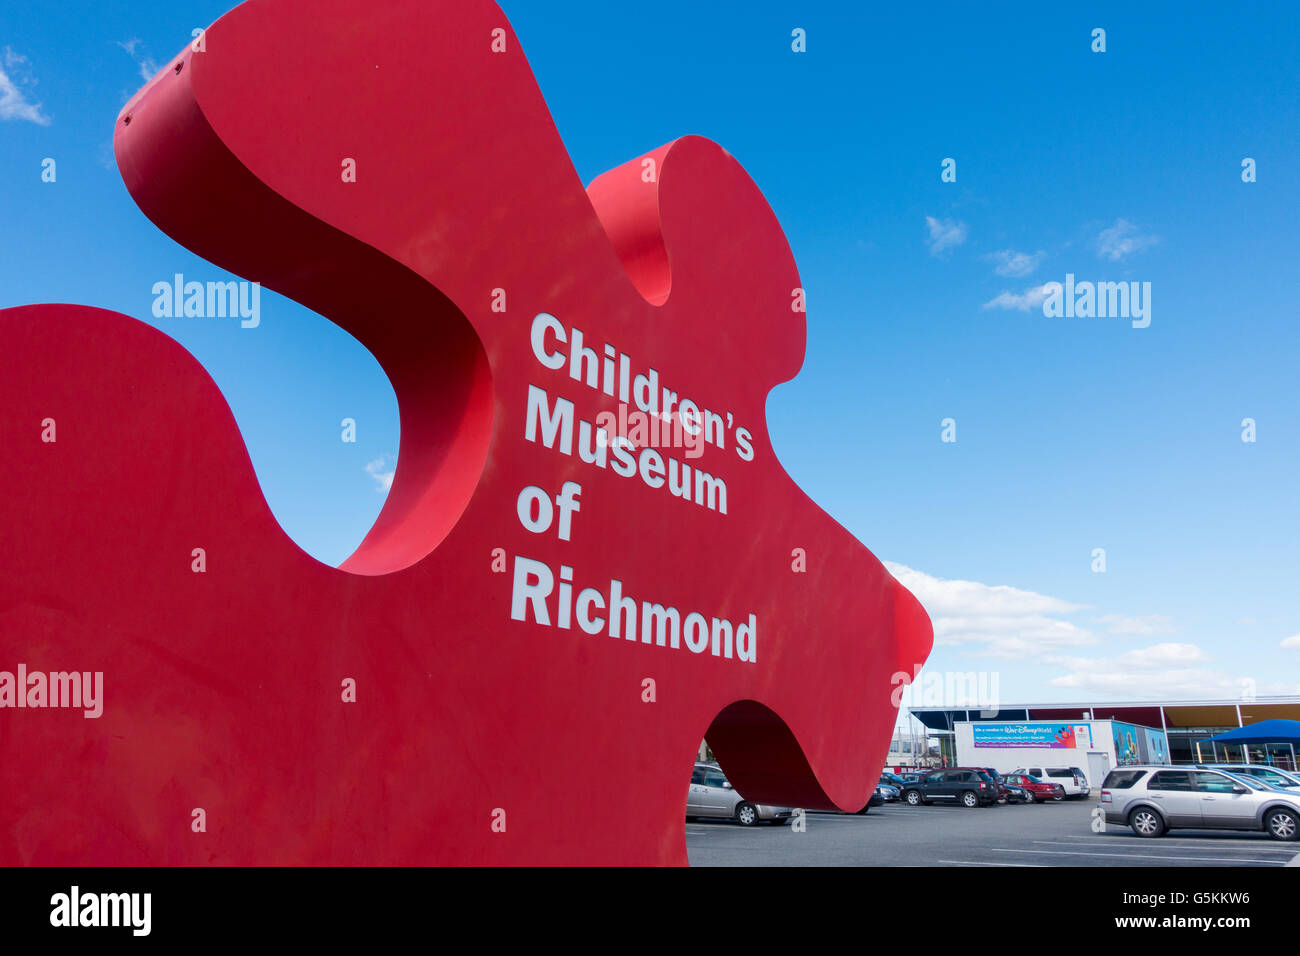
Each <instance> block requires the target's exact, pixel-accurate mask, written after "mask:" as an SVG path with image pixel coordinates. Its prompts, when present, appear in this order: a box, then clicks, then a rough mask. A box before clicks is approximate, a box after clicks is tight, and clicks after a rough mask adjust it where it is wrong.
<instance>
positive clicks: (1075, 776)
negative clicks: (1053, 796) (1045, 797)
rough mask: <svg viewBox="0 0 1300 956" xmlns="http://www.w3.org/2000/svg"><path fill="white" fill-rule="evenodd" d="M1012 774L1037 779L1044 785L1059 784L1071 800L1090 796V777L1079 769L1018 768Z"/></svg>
mask: <svg viewBox="0 0 1300 956" xmlns="http://www.w3.org/2000/svg"><path fill="white" fill-rule="evenodd" d="M1012 773H1024V774H1028V775H1029V776H1031V777H1037V778H1038V779H1039V780H1041V781H1043V782H1044V783H1059V784H1060V785H1061V788H1062V789H1063V790H1064V791H1065V796H1066V797H1069V798H1071V799H1075V798H1079V797H1086V796H1087V795H1088V775H1087V774H1085V773H1084V772H1083V771H1082V770H1080V769H1079V768H1078V767H1017V768H1016V769H1015V770H1013V771H1012Z"/></svg>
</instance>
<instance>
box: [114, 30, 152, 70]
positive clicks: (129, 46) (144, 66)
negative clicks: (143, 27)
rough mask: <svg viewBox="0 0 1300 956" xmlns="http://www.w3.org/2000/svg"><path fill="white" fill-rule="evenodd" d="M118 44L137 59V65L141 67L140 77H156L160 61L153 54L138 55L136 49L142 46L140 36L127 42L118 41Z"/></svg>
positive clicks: (131, 56) (132, 57) (128, 54)
mask: <svg viewBox="0 0 1300 956" xmlns="http://www.w3.org/2000/svg"><path fill="white" fill-rule="evenodd" d="M117 45H118V46H120V47H121V48H122V49H123V50H125V51H126V55H127V56H129V57H130V58H131V59H133V60H135V65H136V66H138V67H139V68H140V79H142V80H152V79H153V78H154V75H155V74H156V73H157V72H158V63H157V62H156V61H155V60H154V58H153V57H151V56H144V55H143V54H142V55H140V56H137V55H136V52H135V51H136V50H138V49H139V48H140V39H139V37H131V39H129V40H127V41H125V42H121V41H118V44H117Z"/></svg>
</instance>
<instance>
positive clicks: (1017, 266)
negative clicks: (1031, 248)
mask: <svg viewBox="0 0 1300 956" xmlns="http://www.w3.org/2000/svg"><path fill="white" fill-rule="evenodd" d="M984 258H986V259H988V260H990V261H991V262H993V263H995V265H994V266H993V271H994V272H996V273H997V274H998V275H1000V276H1006V277H1007V278H1009V279H1021V278H1024V277H1025V276H1027V275H1029V274H1030V273H1031V272H1033V271H1034V270H1035V269H1037V268H1038V267H1039V265H1041V264H1042V261H1043V260H1044V259H1045V258H1047V253H1045V252H1016V250H1014V249H1001V250H999V251H998V252H993V253H990V254H989V255H987V256H985V257H984Z"/></svg>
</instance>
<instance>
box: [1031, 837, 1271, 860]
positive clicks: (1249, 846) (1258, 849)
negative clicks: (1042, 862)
mask: <svg viewBox="0 0 1300 956" xmlns="http://www.w3.org/2000/svg"><path fill="white" fill-rule="evenodd" d="M1139 839H1140V837H1129V838H1128V840H1127V845H1128V846H1150V844H1147V843H1138V842H1137V841H1138V840H1139ZM1034 842H1035V843H1041V844H1043V845H1044V846H1091V847H1095V846H1096V845H1097V844H1096V843H1094V842H1091V841H1083V840H1074V841H1070V840H1035V841H1034ZM1189 842H1191V843H1192V844H1193V845H1195V846H1202V847H1204V846H1205V844H1204V843H1203V842H1200V841H1196V840H1192V841H1189ZM1163 843H1164V841H1163V840H1161V844H1162V845H1163ZM1256 844H1257V841H1254V840H1252V841H1251V842H1250V843H1245V844H1237V845H1236V846H1233V845H1232V844H1228V845H1226V846H1216V847H1214V848H1213V849H1215V850H1223V851H1224V852H1231V851H1232V850H1242V851H1245V852H1249V853H1285V854H1287V855H1288V856H1289V855H1292V854H1294V853H1295V850H1294V849H1292V848H1290V847H1280V846H1258V845H1256ZM1103 845H1104V846H1118V845H1121V844H1115V843H1106V844H1103ZM1152 849H1155V847H1152ZM1188 849H1189V850H1190V849H1191V847H1188ZM1206 849H1209V847H1206Z"/></svg>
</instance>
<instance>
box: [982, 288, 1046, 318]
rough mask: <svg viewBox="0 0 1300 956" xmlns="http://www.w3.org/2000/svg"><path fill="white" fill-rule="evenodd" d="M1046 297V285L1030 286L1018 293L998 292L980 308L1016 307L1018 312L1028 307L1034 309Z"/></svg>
mask: <svg viewBox="0 0 1300 956" xmlns="http://www.w3.org/2000/svg"><path fill="white" fill-rule="evenodd" d="M1046 298H1047V286H1045V285H1036V286H1031V287H1030V288H1028V289H1026V290H1025V291H1024V292H1021V293H1019V294H1018V295H1017V294H1016V293H1014V292H1000V293H998V294H997V295H996V296H994V297H993V298H992V299H989V300H988V301H987V302H985V303H984V304H983V305H982V306H981V307H980V308H983V309H1017V310H1019V311H1020V312H1028V311H1029V310H1030V309H1036V308H1038V307H1040V306H1041V305H1042V304H1043V301H1044V300H1045V299H1046Z"/></svg>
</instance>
